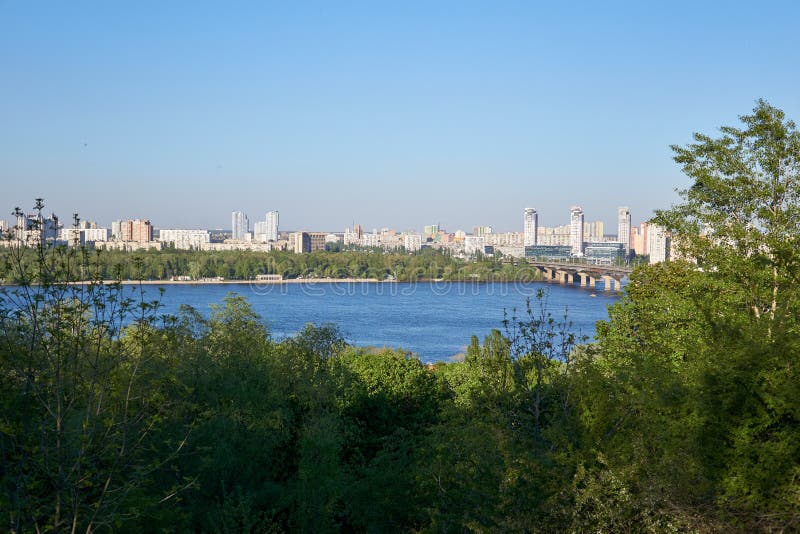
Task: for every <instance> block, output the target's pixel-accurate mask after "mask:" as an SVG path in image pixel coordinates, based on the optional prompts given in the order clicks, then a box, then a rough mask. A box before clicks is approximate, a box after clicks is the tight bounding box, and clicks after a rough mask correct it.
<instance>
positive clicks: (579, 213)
mask: <svg viewBox="0 0 800 534" xmlns="http://www.w3.org/2000/svg"><path fill="white" fill-rule="evenodd" d="M569 246H570V249H571V250H572V254H573V255H575V256H582V255H583V209H581V207H580V206H572V207H571V208H570V209H569Z"/></svg>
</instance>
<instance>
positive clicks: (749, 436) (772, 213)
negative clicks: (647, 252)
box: [579, 101, 800, 531]
mask: <svg viewBox="0 0 800 534" xmlns="http://www.w3.org/2000/svg"><path fill="white" fill-rule="evenodd" d="M741 121H742V123H743V125H742V127H723V128H722V129H721V132H722V135H721V136H720V137H719V138H713V137H711V136H708V135H704V134H695V136H694V139H695V142H694V143H692V144H689V145H687V146H685V147H679V146H673V147H672V148H673V150H674V152H675V161H676V162H677V163H679V164H680V165H681V166H682V168H683V171H684V172H685V173H686V175H687V176H688V177H689V178H690V179H691V180H692V184H691V185H690V187H689V188H688V189H686V190H684V191H681V197H682V202H681V203H679V204H678V205H676V206H674V207H673V208H671V209H669V210H665V211H661V212H659V213H658V214H657V216H656V218H655V222H656V223H658V224H660V225H663V226H664V227H666V229H667V230H669V231H671V232H672V235H673V243H675V244H676V246H677V251H678V255H677V256H678V258H687V259H690V260H691V261H689V262H683V261H677V262H674V263H671V264H665V265H659V266H645V267H640V268H638V269H637V270H636V271H635V272H634V274H633V275H632V276H631V282H630V284H629V286H628V288H627V290H626V294H625V296H624V297H623V299H622V300H621V301H620V303H619V304H617V305H616V306H614V307H613V309H612V310H611V313H610V320H609V321H608V322H607V323H604V324H601V325H600V326H599V327H598V338H599V343H598V351H597V355H596V357H595V358H594V359H593V360H591V361H590V362H589V363H588V364H587V365H586V366H585V367H584V368H583V373H584V376H583V380H584V381H585V386H584V387H583V389H582V405H583V406H582V417H583V420H584V421H585V422H586V424H587V426H588V429H589V430H588V436H589V438H590V440H591V442H592V443H593V446H594V447H595V448H596V450H597V451H600V452H601V454H598V455H597V456H596V459H597V465H595V466H594V468H596V469H597V471H596V472H594V473H592V474H589V475H588V476H585V477H584V478H583V480H584V481H586V484H585V488H588V490H587V491H589V490H591V488H593V487H596V481H598V480H611V479H613V480H615V482H614V484H617V485H618V486H619V487H620V488H623V489H624V490H625V491H629V492H630V497H631V498H630V499H628V498H627V497H626V498H624V499H620V498H618V497H619V495H616V496H611V497H612V498H611V501H612V502H613V505H614V506H620V505H621V503H629V504H630V506H633V507H636V508H638V512H637V513H631V515H630V517H641V515H640V514H641V513H642V512H643V511H644V510H652V511H653V513H654V514H656V515H658V514H667V515H668V516H670V517H672V518H678V519H679V520H680V521H679V522H684V523H688V524H693V525H694V527H695V528H699V529H701V530H709V529H712V528H718V527H712V525H714V524H715V522H716V521H721V522H722V524H725V525H727V528H728V529H731V528H738V529H742V530H765V531H766V530H770V529H771V530H773V531H780V530H792V529H796V528H797V527H798V524H800V514H798V512H797V510H798V509H800V498H799V497H798V496H800V464H799V463H798V460H797V459H798V458H800V400H799V399H800V387H798V384H799V383H800V372H798V369H800V322H798V312H799V311H800V306H798V303H800V299H799V298H798V297H800V291H798V289H797V282H798V275H799V274H800V254H798V245H799V244H800V133H798V132H797V130H796V128H795V124H794V123H793V122H792V121H789V120H786V119H785V116H784V113H783V112H782V111H780V110H778V109H776V108H774V107H772V106H770V105H769V104H767V103H766V102H764V101H758V102H757V104H756V107H755V109H754V110H753V113H752V114H750V115H745V116H742V117H741ZM592 481H595V482H592ZM579 493H580V492H579ZM590 493H591V492H590ZM601 495H602V493H598V494H594V495H590V494H586V495H584V496H589V497H590V499H589V500H588V501H585V502H592V503H593V504H592V508H594V509H598V508H597V506H598V504H597V503H598V501H597V500H595V499H596V498H600V496H601ZM607 497H608V496H604V497H602V498H603V499H606V498H607ZM626 506H627V504H626ZM637 514H639V515H637ZM698 518H699V519H698Z"/></svg>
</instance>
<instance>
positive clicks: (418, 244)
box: [403, 234, 422, 252]
mask: <svg viewBox="0 0 800 534" xmlns="http://www.w3.org/2000/svg"><path fill="white" fill-rule="evenodd" d="M403 246H404V247H405V248H406V252H417V251H418V250H419V249H421V248H422V236H421V235H419V234H405V235H404V236H403Z"/></svg>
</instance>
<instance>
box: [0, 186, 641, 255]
mask: <svg viewBox="0 0 800 534" xmlns="http://www.w3.org/2000/svg"><path fill="white" fill-rule="evenodd" d="M37 200H40V201H42V202H43V204H44V210H43V212H44V214H50V213H52V214H53V215H54V216H57V217H59V220H60V222H61V223H62V226H63V228H71V227H72V223H71V222H70V221H68V220H67V219H64V218H63V217H62V216H61V215H59V214H58V213H56V212H55V210H52V209H50V208H49V206H48V203H47V199H46V198H43V197H37ZM16 206H17V207H18V208H19V209H20V211H21V212H22V213H23V214H27V215H32V214H33V213H34V212H35V211H36V210H35V208H33V207H31V208H25V207H24V205H23V204H21V203H17V204H16ZM576 209H577V210H580V212H581V213H580V218H581V221H583V219H584V211H583V209H582V207H581V206H577V205H571V206H569V208H568V211H569V214H568V215H566V216H564V213H566V212H567V208H565V209H564V210H562V214H561V215H562V219H560V220H553V221H545V223H546V224H540V221H539V217H538V210H537V209H536V208H532V207H530V206H529V207H526V208H525V209H524V210H522V212H523V220H522V222H521V223H519V221H517V222H518V226H517V227H516V228H509V229H503V228H498V227H497V226H495V225H493V224H485V223H486V222H487V221H482V222H481V223H480V224H478V223H477V222H476V223H474V224H471V225H468V226H467V227H465V228H461V227H458V228H454V227H450V226H448V225H446V224H442V223H439V222H437V223H429V222H427V221H422V222H418V223H417V224H415V225H409V226H405V227H392V226H389V225H386V224H376V225H365V224H361V223H359V222H358V218H356V217H352V218H351V219H352V223H351V224H352V225H355V226H356V227H358V228H361V229H362V231H363V232H364V233H369V232H372V231H376V230H384V229H392V230H396V231H398V232H409V231H410V232H416V233H420V234H426V233H437V232H439V231H440V230H441V231H446V232H447V233H456V232H465V233H467V234H470V233H472V234H474V233H475V232H474V231H475V230H476V229H478V230H480V232H481V233H484V232H486V233H495V234H497V233H508V232H512V233H514V232H516V233H520V234H524V236H525V237H524V239H525V240H526V242H525V244H526V245H529V244H535V243H534V239H535V238H533V237H532V236H535V235H537V230H539V229H542V228H547V229H554V228H559V227H570V226H572V225H573V221H572V217H573V213H574V211H575V210H576ZM14 210H16V208H14ZM621 210H625V212H626V213H627V220H628V226H627V229H628V231H630V227H631V223H630V221H631V213H630V209H629V208H628V207H627V206H625V207H618V208H616V211H615V213H617V214H619V213H621ZM68 211H69V210H68ZM9 213H11V211H9ZM70 213H73V214H74V215H77V216H78V219H79V220H80V227H81V228H84V227H85V224H86V223H89V222H91V223H92V224H93V225H95V226H99V227H105V228H108V229H109V230H110V231H111V232H112V233H116V232H115V231H114V230H113V229H114V227H115V226H116V225H119V224H120V223H121V222H123V221H124V220H128V221H131V220H142V221H145V220H146V221H147V223H148V224H151V225H152V228H154V229H168V230H172V229H180V230H192V229H203V230H216V231H223V232H230V233H231V236H232V237H233V238H234V239H239V240H242V239H243V236H244V235H245V234H247V233H250V234H251V235H252V237H254V238H255V236H256V235H258V234H263V235H265V236H267V237H266V238H265V240H272V241H275V240H276V239H277V238H276V235H277V233H278V228H279V210H270V211H266V216H265V219H266V220H265V221H257V220H253V221H251V220H250V215H249V213H248V212H246V211H244V210H234V211H232V212H228V213H229V217H230V218H229V219H228V220H229V222H228V223H227V225H221V226H217V227H213V226H212V227H204V226H202V225H198V224H194V225H193V224H191V223H190V224H188V225H186V226H175V225H164V224H160V223H159V222H158V220H156V219H155V218H153V217H148V216H146V215H145V216H137V217H120V216H116V217H115V218H113V219H112V220H110V221H104V220H102V219H100V218H97V217H94V216H93V215H92V214H91V213H89V214H85V215H84V214H81V213H78V212H74V211H71V212H70ZM589 215H590V216H589V220H591V221H592V222H599V223H601V224H603V225H605V226H606V227H607V228H608V229H609V232H608V233H605V235H608V236H610V235H619V233H620V230H621V229H622V226H619V227H617V226H616V225H606V224H605V222H606V221H605V219H603V218H602V217H598V216H596V215H595V214H589ZM615 221H616V220H615ZM0 222H2V223H5V224H6V226H7V227H11V226H13V225H14V217H13V216H8V217H3V216H0ZM642 222H647V221H646V220H642V221H640V223H642ZM489 223H491V221H489ZM345 224H346V226H345V227H344V229H345V231H346V229H349V228H351V225H350V224H347V223H345ZM581 224H582V223H581ZM260 225H263V226H260ZM634 226H636V225H634ZM310 228H312V227H311V226H309V225H307V224H306V225H303V224H302V223H301V225H300V226H298V227H296V228H287V227H284V226H283V225H282V224H281V225H280V231H281V232H285V231H292V232H294V231H304V230H305V231H308V230H309V229H310ZM431 228H435V230H433V231H429V229H431ZM470 229H471V230H472V232H470V231H469V230H470ZM315 230H316V231H325V232H330V233H338V234H341V233H343V229H342V228H341V227H340V228H315ZM611 230H614V231H615V232H616V234H614V232H611Z"/></svg>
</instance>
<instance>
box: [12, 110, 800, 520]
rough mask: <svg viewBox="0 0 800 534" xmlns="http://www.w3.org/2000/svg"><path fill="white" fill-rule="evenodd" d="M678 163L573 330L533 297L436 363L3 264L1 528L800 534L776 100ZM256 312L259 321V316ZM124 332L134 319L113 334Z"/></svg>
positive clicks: (789, 143)
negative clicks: (666, 203)
mask: <svg viewBox="0 0 800 534" xmlns="http://www.w3.org/2000/svg"><path fill="white" fill-rule="evenodd" d="M741 119H742V123H743V125H742V126H741V127H737V128H725V129H723V130H722V134H721V136H720V137H719V138H712V137H708V136H703V135H697V136H696V141H695V143H693V144H691V145H688V146H686V147H674V150H675V152H676V158H675V159H676V161H677V162H678V163H679V164H680V165H681V166H682V167H683V169H684V171H685V173H686V174H687V176H688V177H689V178H690V179H691V181H692V185H691V187H690V188H689V189H687V190H686V191H684V192H683V193H682V199H683V200H682V203H681V204H680V205H678V206H675V207H674V208H673V209H671V210H668V211H665V212H662V213H659V214H658V222H659V223H661V224H663V225H665V226H667V227H668V228H670V229H671V230H672V231H673V233H674V234H673V235H674V236H675V241H676V244H677V245H678V248H679V250H680V252H681V253H682V254H683V255H684V257H689V258H692V259H693V260H694V261H692V262H687V261H674V262H668V263H664V264H660V265H656V266H643V267H639V268H637V270H636V271H635V272H634V273H633V274H632V275H631V280H630V284H629V285H628V286H627V288H626V291H625V294H624V296H623V297H622V299H621V300H620V301H619V303H617V304H615V305H614V306H612V307H611V308H610V310H609V317H608V320H607V321H604V322H601V323H600V324H599V325H598V335H597V338H596V339H595V340H580V339H574V338H573V337H572V336H571V335H570V334H569V328H568V323H567V322H568V317H567V318H565V319H562V318H561V315H562V314H561V313H560V310H548V309H547V303H546V294H545V295H542V298H541V299H538V300H537V299H534V300H533V302H531V303H530V306H529V308H528V309H524V310H509V315H508V320H507V321H506V322H505V323H504V324H502V325H498V330H497V331H496V332H494V333H493V334H492V335H490V336H488V337H487V338H486V339H484V340H478V339H474V338H473V339H472V342H471V344H470V345H469V349H468V351H467V354H466V357H465V360H464V361H463V362H457V363H440V364H437V365H436V366H433V367H427V366H425V365H423V364H421V363H420V362H419V361H418V360H416V359H412V358H409V357H408V356H407V355H405V354H403V353H398V352H386V351H372V350H368V349H364V348H358V347H352V346H348V345H347V344H346V343H345V342H344V341H343V340H342V338H341V336H340V335H339V333H338V331H337V330H336V328H335V327H334V326H328V325H318V326H311V325H309V326H308V327H307V328H306V329H305V330H304V331H303V332H301V333H300V334H298V335H297V336H295V337H294V338H291V339H287V340H282V341H277V340H275V339H272V338H271V337H270V335H269V330H268V327H267V326H266V325H268V324H270V323H272V324H276V323H279V322H280V320H281V318H280V317H265V318H261V317H257V316H256V315H255V314H254V313H253V311H252V310H251V309H250V307H249V306H248V304H247V302H246V301H245V300H244V299H243V298H241V297H238V296H235V295H231V296H229V297H228V298H227V299H226V300H225V301H224V302H223V303H221V304H220V305H219V306H218V307H217V308H216V309H215V310H214V311H213V314H212V315H211V316H210V317H209V318H204V317H203V316H201V315H200V314H199V313H198V311H197V310H193V309H191V308H185V309H183V310H182V311H181V313H180V314H179V315H178V316H175V317H163V316H161V315H160V314H159V311H158V305H157V302H146V301H143V300H142V299H141V298H138V297H137V295H139V294H138V293H137V292H136V290H135V288H131V287H130V286H120V285H113V284H112V285H107V284H106V285H102V284H92V285H82V286H75V285H69V284H66V283H64V282H66V281H68V279H69V274H68V273H70V272H72V269H73V267H74V263H73V262H76V263H77V264H78V265H81V264H82V265H83V266H84V268H86V269H90V268H91V261H89V259H87V258H88V256H87V257H82V256H81V254H80V253H79V252H77V251H70V250H60V251H51V250H46V249H39V250H38V252H37V253H36V254H34V255H33V256H34V260H31V255H30V253H29V254H27V255H25V254H17V255H14V254H9V255H8V256H6V258H5V266H4V268H5V269H6V273H7V276H8V275H9V273H11V274H13V275H14V276H21V275H20V274H19V273H20V272H21V271H25V272H28V273H33V275H34V277H33V278H29V279H26V280H24V284H23V285H22V286H21V287H18V288H13V289H12V288H7V290H6V293H7V294H6V296H5V299H4V300H3V305H2V309H1V310H0V321H2V330H1V331H0V521H2V522H3V524H4V525H9V527H10V530H11V531H12V532H30V531H54V530H58V531H67V530H71V531H77V530H81V531H89V530H93V531H97V530H119V531H132V532H141V531H170V532H171V531H204V532H206V531H211V532H281V531H299V532H333V531H342V530H344V531H370V532H385V531H389V532H473V531H474V532H497V531H511V532H553V531H570V532H731V531H740V532H754V531H763V532H790V531H798V530H800V511H799V510H800V424H799V423H800V313H798V312H800V310H798V305H799V304H800V298H799V297H800V289H798V280H797V277H798V276H799V274H798V273H800V252H798V251H800V247H798V245H799V244H800V243H799V241H800V202H799V201H800V185H799V183H798V182H799V181H800V175H799V174H798V171H800V135H798V133H797V131H796V130H795V127H794V124H792V123H791V122H789V121H787V120H785V118H784V117H783V114H782V113H781V112H780V111H779V110H777V109H775V108H773V107H771V106H769V105H768V104H766V103H764V102H759V103H758V105H757V106H756V108H755V110H754V111H753V113H752V114H751V115H747V116H744V117H742V118H741ZM264 321H266V323H265V322H264ZM126 325H127V326H126Z"/></svg>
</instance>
